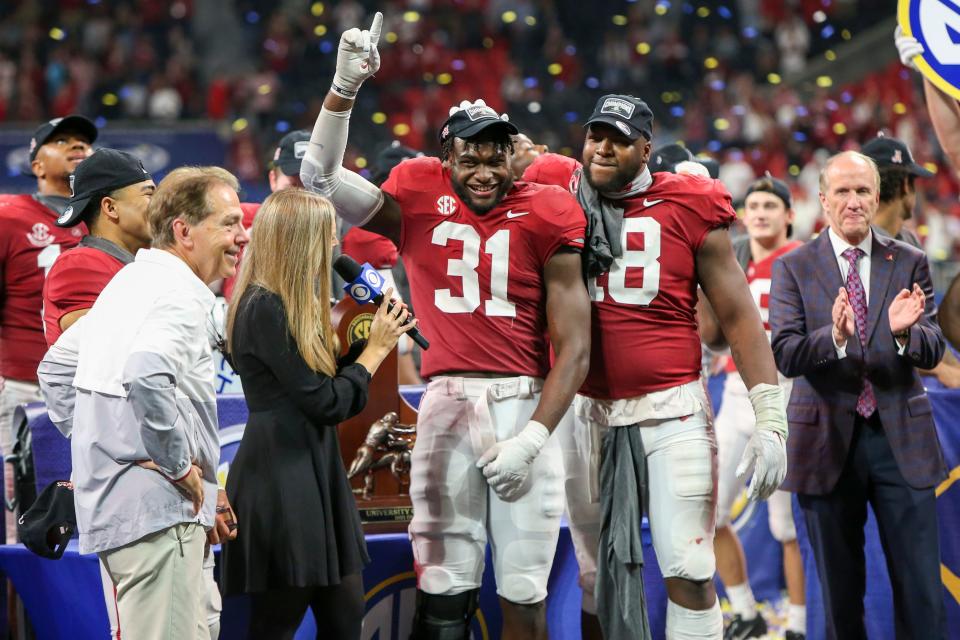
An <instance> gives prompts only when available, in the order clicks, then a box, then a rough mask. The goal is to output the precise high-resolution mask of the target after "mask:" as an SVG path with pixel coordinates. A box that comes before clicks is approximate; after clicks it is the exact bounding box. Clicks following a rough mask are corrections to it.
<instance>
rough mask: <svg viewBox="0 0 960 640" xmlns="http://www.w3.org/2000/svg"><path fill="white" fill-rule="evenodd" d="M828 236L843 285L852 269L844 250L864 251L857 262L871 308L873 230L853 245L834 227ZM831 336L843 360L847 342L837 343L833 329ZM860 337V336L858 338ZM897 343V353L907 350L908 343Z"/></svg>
mask: <svg viewBox="0 0 960 640" xmlns="http://www.w3.org/2000/svg"><path fill="white" fill-rule="evenodd" d="M827 234H828V237H829V238H830V246H831V247H833V255H834V256H836V259H837V266H839V267H840V280H841V281H842V282H843V286H844V287H846V286H847V275H848V274H849V271H850V263H849V262H848V261H847V259H846V258H844V257H843V252H844V251H846V250H847V249H850V248H854V247H856V248H857V249H860V250H861V251H863V254H864V255H862V256H861V257H860V260H859V261H858V262H857V272H858V273H859V274H860V282H862V283H863V297H864V300H865V302H866V303H867V308H870V254H871V253H872V251H873V232H872V231H868V232H867V237H865V238H864V239H863V240H862V241H861V242H860V244H858V245H852V244H850V243H849V242H847V241H846V240H844V239H843V238H841V237H840V236H838V235H837V234H836V233H834V231H833V228H832V227H830V228H828V229H827ZM830 337H831V339H833V347H834V349H836V350H837V359H838V360H843V359H844V358H846V357H847V343H843V346H842V347H841V346H840V345H838V344H837V341H836V339H835V338H833V331H831V332H830ZM856 337H857V335H856V333H854V335H853V336H851V338H856ZM857 339H859V338H857ZM894 342H896V344H897V347H898V348H897V353H898V354H900V355H903V353H904V351H906V350H907V345H906V344H900V343H899V341H896V340H895V341H894Z"/></svg>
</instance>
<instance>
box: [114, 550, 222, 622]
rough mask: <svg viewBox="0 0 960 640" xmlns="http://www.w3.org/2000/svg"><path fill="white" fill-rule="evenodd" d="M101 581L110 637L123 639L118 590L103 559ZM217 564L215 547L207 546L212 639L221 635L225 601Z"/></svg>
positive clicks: (205, 572) (205, 568)
mask: <svg viewBox="0 0 960 640" xmlns="http://www.w3.org/2000/svg"><path fill="white" fill-rule="evenodd" d="M99 564H100V582H101V584H102V585H103V601H104V604H105V605H106V607H107V620H109V621H110V637H111V638H113V639H114V640H121V636H120V621H119V620H118V619H117V592H116V587H114V586H113V579H112V578H111V577H110V574H109V573H108V572H107V568H106V567H105V566H104V564H103V561H102V560H101V561H100V563H99ZM215 565H216V562H215V559H214V555H213V548H212V547H211V546H210V545H207V546H206V549H205V550H204V555H203V586H204V591H205V593H206V595H205V596H204V598H203V601H204V611H205V612H206V615H207V628H208V629H209V631H210V640H217V638H219V637H220V612H221V611H222V610H223V601H222V600H221V598H220V586H219V585H218V584H217V582H216V580H214V578H213V568H214V566H215Z"/></svg>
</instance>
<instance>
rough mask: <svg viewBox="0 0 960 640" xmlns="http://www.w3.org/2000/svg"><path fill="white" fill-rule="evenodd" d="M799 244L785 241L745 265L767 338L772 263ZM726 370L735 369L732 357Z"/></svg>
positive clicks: (799, 243)
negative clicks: (783, 243) (759, 258)
mask: <svg viewBox="0 0 960 640" xmlns="http://www.w3.org/2000/svg"><path fill="white" fill-rule="evenodd" d="M800 246H803V243H802V242H800V241H799V240H793V241H790V242H787V244H785V245H783V246H782V247H780V248H779V249H777V250H776V251H774V252H773V253H771V254H770V255H769V256H767V257H766V258H764V259H763V260H761V261H760V262H754V261H753V260H752V259H751V260H750V263H749V264H748V265H747V285H748V286H749V287H750V295H751V296H753V302H754V304H756V305H757V309H759V310H760V318H761V319H762V320H763V328H764V330H765V331H766V332H767V339H768V340H769V339H770V279H771V278H772V276H773V263H774V262H776V260H777V258H779V257H780V256H782V255H784V254H786V253H789V252H791V251H793V250H794V249H796V248H797V247H800ZM726 370H727V372H733V371H736V370H737V365H736V364H734V362H733V358H727V364H726Z"/></svg>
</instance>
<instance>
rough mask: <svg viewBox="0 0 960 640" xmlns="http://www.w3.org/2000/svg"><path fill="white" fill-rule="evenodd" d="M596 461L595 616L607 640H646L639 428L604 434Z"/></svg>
mask: <svg viewBox="0 0 960 640" xmlns="http://www.w3.org/2000/svg"><path fill="white" fill-rule="evenodd" d="M600 455H601V459H600V508H601V517H602V524H601V527H600V549H599V553H598V558H597V585H596V600H597V616H598V618H599V620H600V627H601V628H602V629H603V637H604V638H606V640H635V639H640V640H649V639H650V638H651V634H650V621H649V620H648V619H647V599H646V596H645V595H644V592H643V541H642V539H641V536H640V520H641V518H642V517H643V500H644V499H645V498H646V492H647V458H646V456H645V455H644V451H643V440H642V439H641V437H640V427H638V426H637V425H630V426H627V427H611V428H609V429H607V432H606V434H604V436H603V444H602V447H601V454H600Z"/></svg>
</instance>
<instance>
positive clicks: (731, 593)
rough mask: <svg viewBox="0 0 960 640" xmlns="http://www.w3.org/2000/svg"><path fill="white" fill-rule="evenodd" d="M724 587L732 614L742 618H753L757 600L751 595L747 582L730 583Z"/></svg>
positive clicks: (751, 590) (755, 613) (755, 614)
mask: <svg viewBox="0 0 960 640" xmlns="http://www.w3.org/2000/svg"><path fill="white" fill-rule="evenodd" d="M726 589H727V598H729V599H730V608H731V609H733V613H734V615H738V616H740V617H741V618H743V619H744V620H753V619H754V618H756V617H757V601H756V599H755V598H754V597H753V589H751V588H750V583H749V582H744V583H743V584H735V585H731V586H729V587H726Z"/></svg>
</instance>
